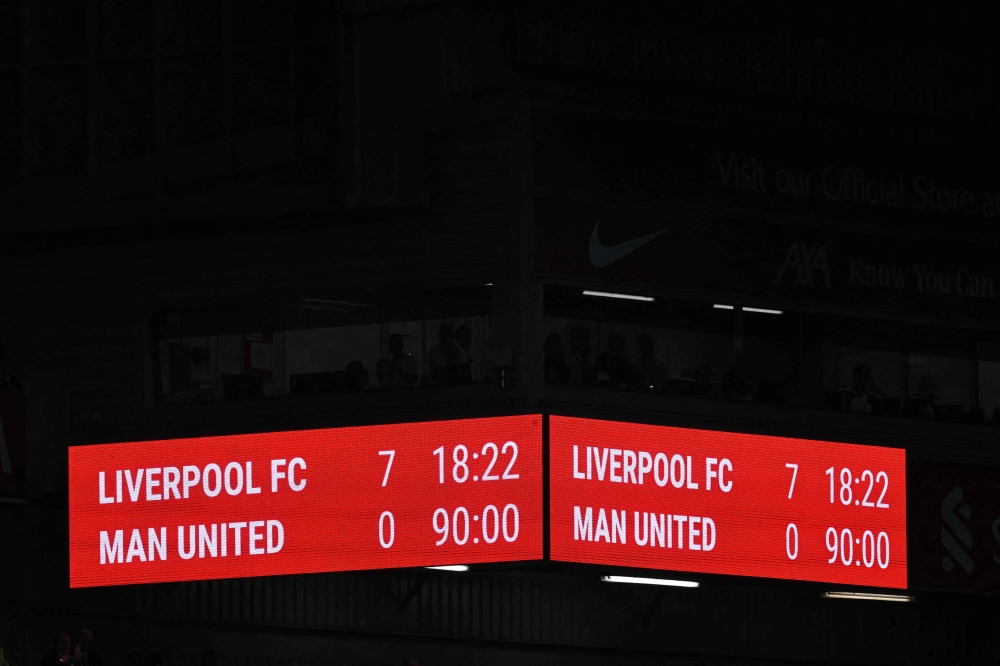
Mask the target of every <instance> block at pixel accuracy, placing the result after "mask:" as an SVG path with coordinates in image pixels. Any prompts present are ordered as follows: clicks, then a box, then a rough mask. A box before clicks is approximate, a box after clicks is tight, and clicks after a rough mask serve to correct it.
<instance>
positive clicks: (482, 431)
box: [69, 415, 543, 587]
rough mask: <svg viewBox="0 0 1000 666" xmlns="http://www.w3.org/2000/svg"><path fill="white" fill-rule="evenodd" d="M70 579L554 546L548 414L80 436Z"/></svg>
mask: <svg viewBox="0 0 1000 666" xmlns="http://www.w3.org/2000/svg"><path fill="white" fill-rule="evenodd" d="M69 520H70V525H69V527H70V549H69V550H70V552H69V554H70V586H71V587H90V586H99V585H121V584H129V583H154V582H166V581H188V580H208V579H218V578H234V577H243V576H268V575H278V574H295V573H315V572H325V571H346V570H357V569H382V568H395V567H415V566H433V565H442V564H454V563H462V564H469V563H483V562H507V561H519V560H537V559H540V558H541V557H542V535H543V523H542V416H541V415H529V416H510V417H497V418H481V419H464V420H453V421H435V422H426V423H405V424H396V425H379V426H363V427H351V428H332V429H323V430H306V431H293V432H273V433H261V434H250V435H227V436H218V437H201V438H193V439H175V440H161V441H147V442H133V443H127V444H101V445H91V446H75V447H71V448H70V450H69Z"/></svg>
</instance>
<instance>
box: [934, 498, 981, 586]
mask: <svg viewBox="0 0 1000 666" xmlns="http://www.w3.org/2000/svg"><path fill="white" fill-rule="evenodd" d="M962 497H963V495H962V486H955V487H954V488H952V490H951V492H950V493H948V494H947V495H946V496H945V498H944V501H943V502H941V517H942V518H943V519H944V524H945V526H946V527H942V528H941V543H942V544H944V547H945V550H947V551H948V553H949V555H945V556H944V558H943V559H942V560H941V568H942V569H944V570H945V571H951V570H952V569H954V568H955V564H956V563H957V564H958V566H960V567H962V569H964V570H965V572H966V573H972V569H973V566H974V563H973V561H972V532H970V531H969V528H968V527H966V526H965V523H963V522H962V521H961V520H959V517H961V518H965V519H966V520H969V518H971V517H972V507H971V506H969V505H968V504H962V506H961V507H960V508H959V509H958V511H957V512H956V511H955V507H958V505H959V504H960V503H961V502H962ZM949 527H950V528H951V531H950V532H949V531H948V528H949ZM963 546H964V547H963Z"/></svg>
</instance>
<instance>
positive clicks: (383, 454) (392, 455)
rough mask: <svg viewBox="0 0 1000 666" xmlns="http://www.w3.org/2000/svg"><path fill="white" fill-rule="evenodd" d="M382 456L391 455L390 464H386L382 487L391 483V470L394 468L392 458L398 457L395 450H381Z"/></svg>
mask: <svg viewBox="0 0 1000 666" xmlns="http://www.w3.org/2000/svg"><path fill="white" fill-rule="evenodd" d="M378 454H379V455H380V456H389V464H388V465H386V466H385V476H383V477H382V487H383V488H385V484H387V483H389V470H390V469H392V459H393V458H395V457H396V452H395V451H379V452H378Z"/></svg>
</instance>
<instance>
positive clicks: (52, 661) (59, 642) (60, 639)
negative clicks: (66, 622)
mask: <svg viewBox="0 0 1000 666" xmlns="http://www.w3.org/2000/svg"><path fill="white" fill-rule="evenodd" d="M72 645H73V643H72V641H70V639H69V634H67V633H65V632H60V633H58V634H56V635H55V638H54V639H53V641H52V650H51V651H50V652H48V653H47V654H46V655H45V656H44V657H42V661H41V663H40V666H80V661H81V658H82V648H81V647H80V646H79V645H77V646H76V647H75V648H74V647H72Z"/></svg>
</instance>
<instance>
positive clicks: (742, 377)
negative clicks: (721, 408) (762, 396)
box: [722, 352, 757, 402]
mask: <svg viewBox="0 0 1000 666" xmlns="http://www.w3.org/2000/svg"><path fill="white" fill-rule="evenodd" d="M722 393H723V395H724V396H725V397H726V399H728V400H736V401H738V402H753V401H754V399H755V398H756V396H757V380H756V379H754V376H753V373H751V372H750V366H749V364H747V361H746V357H745V356H744V355H743V353H742V352H741V353H738V354H736V356H734V357H733V367H732V368H731V369H730V370H729V372H727V373H726V374H725V376H723V378H722Z"/></svg>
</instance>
